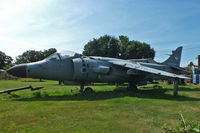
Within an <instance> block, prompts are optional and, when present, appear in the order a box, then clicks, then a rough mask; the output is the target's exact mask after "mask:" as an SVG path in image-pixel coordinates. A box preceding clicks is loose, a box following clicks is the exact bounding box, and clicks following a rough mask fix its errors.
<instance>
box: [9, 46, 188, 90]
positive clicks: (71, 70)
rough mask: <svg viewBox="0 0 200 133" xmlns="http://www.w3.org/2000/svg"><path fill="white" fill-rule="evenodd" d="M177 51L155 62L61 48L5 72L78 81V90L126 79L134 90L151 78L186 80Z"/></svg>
mask: <svg viewBox="0 0 200 133" xmlns="http://www.w3.org/2000/svg"><path fill="white" fill-rule="evenodd" d="M181 52H182V47H179V48H177V49H176V50H175V51H173V52H172V55H170V57H169V58H168V59H167V60H166V61H164V62H163V63H158V62H156V61H154V60H152V59H131V60H123V59H117V58H108V57H97V56H83V55H81V54H78V53H75V52H71V51H64V52H60V53H58V52H56V53H54V54H53V55H51V56H49V57H47V58H46V59H44V60H42V61H38V62H34V63H27V64H20V65H16V66H13V67H11V68H10V69H9V70H8V71H7V72H8V73H9V74H12V75H14V76H17V77H29V78H40V79H49V80H58V81H68V82H73V83H79V84H80V91H81V92H83V91H90V90H91V88H86V89H84V85H85V84H87V83H90V82H93V83H94V82H95V83H96V82H101V83H102V82H106V83H107V82H111V83H123V82H128V83H129V84H128V88H129V89H131V90H136V89H137V85H145V84H146V83H147V81H152V80H155V79H173V80H174V81H177V79H187V77H185V76H182V75H180V74H181V73H183V72H184V69H182V68H181V67H180V60H181ZM175 85H176V86H175V92H174V93H177V83H175Z"/></svg>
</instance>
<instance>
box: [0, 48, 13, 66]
mask: <svg viewBox="0 0 200 133" xmlns="http://www.w3.org/2000/svg"><path fill="white" fill-rule="evenodd" d="M12 60H13V59H12V57H10V56H8V55H6V54H5V53H4V52H1V51H0V69H2V68H3V67H5V66H6V65H9V64H11V63H12Z"/></svg>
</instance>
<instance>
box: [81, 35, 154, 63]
mask: <svg viewBox="0 0 200 133" xmlns="http://www.w3.org/2000/svg"><path fill="white" fill-rule="evenodd" d="M83 55H86V56H103V57H114V58H122V59H141V58H152V59H153V58H154V57H155V51H154V49H153V48H151V47H150V45H149V44H147V43H144V42H139V41H134V40H132V41H130V40H129V38H128V37H127V36H119V38H115V37H112V36H109V35H104V36H102V37H100V38H98V39H95V38H94V39H93V40H92V41H89V42H88V43H87V44H86V45H85V47H84V51H83Z"/></svg>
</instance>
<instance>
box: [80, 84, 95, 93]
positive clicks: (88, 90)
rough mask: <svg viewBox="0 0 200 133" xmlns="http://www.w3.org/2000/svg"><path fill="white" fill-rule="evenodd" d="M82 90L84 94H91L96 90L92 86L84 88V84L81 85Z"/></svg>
mask: <svg viewBox="0 0 200 133" xmlns="http://www.w3.org/2000/svg"><path fill="white" fill-rule="evenodd" d="M80 92H81V93H82V94H83V93H84V94H90V93H93V92H94V90H93V89H92V88H91V87H86V88H85V89H84V84H81V85H80Z"/></svg>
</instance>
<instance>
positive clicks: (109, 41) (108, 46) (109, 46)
mask: <svg viewBox="0 0 200 133" xmlns="http://www.w3.org/2000/svg"><path fill="white" fill-rule="evenodd" d="M118 42H119V40H118V39H117V38H115V37H112V36H108V35H105V36H102V37H100V38H99V39H93V40H92V41H89V42H88V43H87V44H86V45H85V46H84V51H83V55H86V56H103V57H118V56H119V52H120V48H119V45H118Z"/></svg>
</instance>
